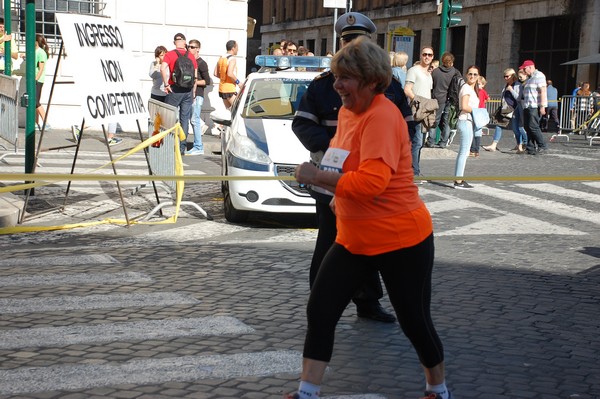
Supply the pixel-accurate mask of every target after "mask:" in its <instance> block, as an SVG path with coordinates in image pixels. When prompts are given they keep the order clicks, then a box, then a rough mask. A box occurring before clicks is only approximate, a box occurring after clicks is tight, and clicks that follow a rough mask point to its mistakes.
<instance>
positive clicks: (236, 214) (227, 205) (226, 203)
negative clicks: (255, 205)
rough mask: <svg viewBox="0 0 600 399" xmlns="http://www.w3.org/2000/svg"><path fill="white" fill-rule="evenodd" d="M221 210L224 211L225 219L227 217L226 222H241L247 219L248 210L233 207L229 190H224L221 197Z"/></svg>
mask: <svg viewBox="0 0 600 399" xmlns="http://www.w3.org/2000/svg"><path fill="white" fill-rule="evenodd" d="M223 210H224V211H225V219H227V221H228V222H231V223H242V222H245V221H247V220H248V216H249V212H247V211H240V210H238V209H235V208H234V207H233V204H232V203H231V194H230V193H229V190H227V191H226V192H225V197H224V199H223Z"/></svg>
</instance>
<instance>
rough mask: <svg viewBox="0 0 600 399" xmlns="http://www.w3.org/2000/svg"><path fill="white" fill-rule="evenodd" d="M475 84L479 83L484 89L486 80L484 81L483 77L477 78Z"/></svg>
mask: <svg viewBox="0 0 600 399" xmlns="http://www.w3.org/2000/svg"><path fill="white" fill-rule="evenodd" d="M477 83H479V84H480V85H481V87H484V86H485V85H486V84H487V80H485V78H484V77H483V76H479V78H477Z"/></svg>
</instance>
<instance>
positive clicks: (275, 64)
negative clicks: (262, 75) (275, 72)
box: [254, 55, 331, 68]
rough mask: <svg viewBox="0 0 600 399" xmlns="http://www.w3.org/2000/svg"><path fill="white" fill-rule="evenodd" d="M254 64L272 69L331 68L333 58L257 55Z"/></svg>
mask: <svg viewBox="0 0 600 399" xmlns="http://www.w3.org/2000/svg"><path fill="white" fill-rule="evenodd" d="M254 63H255V64H256V65H258V66H261V67H271V68H290V67H305V68H330V67H331V57H307V56H286V55H257V56H256V58H255V59H254Z"/></svg>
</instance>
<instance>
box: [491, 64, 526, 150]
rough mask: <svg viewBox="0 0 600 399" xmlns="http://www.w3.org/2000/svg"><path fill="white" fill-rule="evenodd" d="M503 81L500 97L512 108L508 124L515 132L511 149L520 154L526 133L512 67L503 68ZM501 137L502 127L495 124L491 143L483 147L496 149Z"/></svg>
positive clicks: (518, 90) (519, 85)
mask: <svg viewBox="0 0 600 399" xmlns="http://www.w3.org/2000/svg"><path fill="white" fill-rule="evenodd" d="M504 81H505V82H506V85H505V86H504V89H502V94H501V95H500V97H501V98H502V105H503V106H504V104H505V103H506V105H510V106H511V107H512V108H513V110H514V111H513V114H512V116H511V119H510V125H511V127H512V130H513V132H514V134H515V139H516V141H517V145H516V147H515V148H513V150H516V151H517V154H522V153H524V152H525V144H527V133H526V132H525V128H523V122H522V120H523V109H522V108H521V103H520V101H519V94H520V92H521V83H519V80H518V79H517V74H516V73H515V70H514V69H512V68H506V69H505V70H504ZM501 138H502V128H501V127H500V126H496V130H495V132H494V138H493V142H492V144H491V145H484V146H483V149H484V150H486V151H496V149H497V147H498V142H499V141H500V139H501Z"/></svg>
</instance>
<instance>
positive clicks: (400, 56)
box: [392, 51, 408, 67]
mask: <svg viewBox="0 0 600 399" xmlns="http://www.w3.org/2000/svg"><path fill="white" fill-rule="evenodd" d="M407 62H408V54H406V53H405V52H404V51H398V52H397V53H396V54H394V59H393V61H392V66H395V67H405V66H406V63H407Z"/></svg>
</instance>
